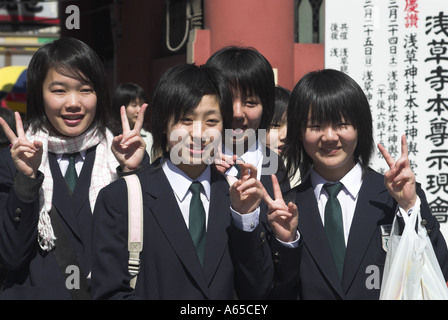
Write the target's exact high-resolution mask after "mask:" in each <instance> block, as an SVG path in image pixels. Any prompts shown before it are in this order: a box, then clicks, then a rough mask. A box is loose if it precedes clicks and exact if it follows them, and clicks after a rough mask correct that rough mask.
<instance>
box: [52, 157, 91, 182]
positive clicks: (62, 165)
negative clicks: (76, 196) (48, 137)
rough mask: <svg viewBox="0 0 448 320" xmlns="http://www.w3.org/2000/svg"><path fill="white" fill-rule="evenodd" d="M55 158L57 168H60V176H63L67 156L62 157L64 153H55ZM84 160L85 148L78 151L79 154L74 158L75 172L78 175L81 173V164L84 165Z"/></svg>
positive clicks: (66, 166) (66, 165)
mask: <svg viewBox="0 0 448 320" xmlns="http://www.w3.org/2000/svg"><path fill="white" fill-rule="evenodd" d="M56 160H57V161H58V164H59V168H60V169H61V172H62V176H65V172H66V171H67V168H68V162H69V160H68V158H67V157H64V154H62V153H61V154H56ZM85 160H86V150H82V151H79V154H78V155H77V156H76V158H75V168H76V173H77V174H78V177H79V175H80V174H81V169H82V166H83V165H84V161H85Z"/></svg>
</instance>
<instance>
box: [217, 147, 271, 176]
mask: <svg viewBox="0 0 448 320" xmlns="http://www.w3.org/2000/svg"><path fill="white" fill-rule="evenodd" d="M262 147H263V145H262V144H261V143H258V141H256V142H255V143H253V144H252V145H251V146H250V147H249V149H248V150H247V151H246V152H245V153H244V154H243V155H242V156H241V157H240V158H241V159H243V160H244V162H246V163H250V164H253V165H254V166H255V167H256V168H257V179H258V180H260V177H261V167H262V164H263V161H262V160H263V151H262V149H261V148H262ZM223 153H224V154H225V155H227V156H232V155H233V152H232V151H231V150H229V149H228V148H226V147H224V150H223ZM226 174H227V175H231V176H236V174H237V170H236V169H235V167H231V168H230V169H229V170H227V172H226Z"/></svg>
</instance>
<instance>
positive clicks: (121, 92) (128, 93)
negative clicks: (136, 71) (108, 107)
mask: <svg viewBox="0 0 448 320" xmlns="http://www.w3.org/2000/svg"><path fill="white" fill-rule="evenodd" d="M136 99H140V100H142V101H143V102H148V99H147V97H146V94H145V90H143V88H142V87H141V86H139V85H138V84H136V83H133V82H123V83H120V84H118V86H117V87H116V88H115V92H114V95H113V97H112V110H113V111H114V113H115V114H118V115H119V114H120V108H121V106H127V105H128V104H130V103H131V102H132V101H134V100H136Z"/></svg>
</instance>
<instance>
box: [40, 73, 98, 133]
mask: <svg viewBox="0 0 448 320" xmlns="http://www.w3.org/2000/svg"><path fill="white" fill-rule="evenodd" d="M43 98H44V109H45V114H46V115H47V118H48V120H49V122H50V123H51V125H52V126H53V128H54V129H55V130H56V132H57V133H58V134H60V135H62V136H69V137H76V136H79V135H80V134H82V133H83V132H84V131H86V130H87V129H88V128H89V126H90V125H91V124H92V122H93V120H94V118H95V113H96V103H97V96H96V94H95V91H94V90H93V88H92V87H91V86H90V85H88V84H85V83H82V82H80V81H79V80H76V79H74V78H70V77H67V76H64V75H61V74H60V73H57V72H56V71H55V70H54V69H49V70H48V73H47V76H46V78H45V81H44V84H43Z"/></svg>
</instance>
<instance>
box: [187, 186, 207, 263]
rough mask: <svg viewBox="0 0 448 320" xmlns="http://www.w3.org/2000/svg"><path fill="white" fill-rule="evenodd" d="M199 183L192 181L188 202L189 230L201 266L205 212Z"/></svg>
mask: <svg viewBox="0 0 448 320" xmlns="http://www.w3.org/2000/svg"><path fill="white" fill-rule="evenodd" d="M201 187H202V185H201V183H200V182H198V181H193V183H192V184H191V186H190V191H191V193H192V196H191V202H190V217H189V230H190V235H191V238H192V239H193V243H194V246H195V247H196V251H197V253H198V257H199V261H200V262H201V265H202V264H203V262H204V254H205V237H206V232H205V210H204V206H203V204H202V201H201Z"/></svg>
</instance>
